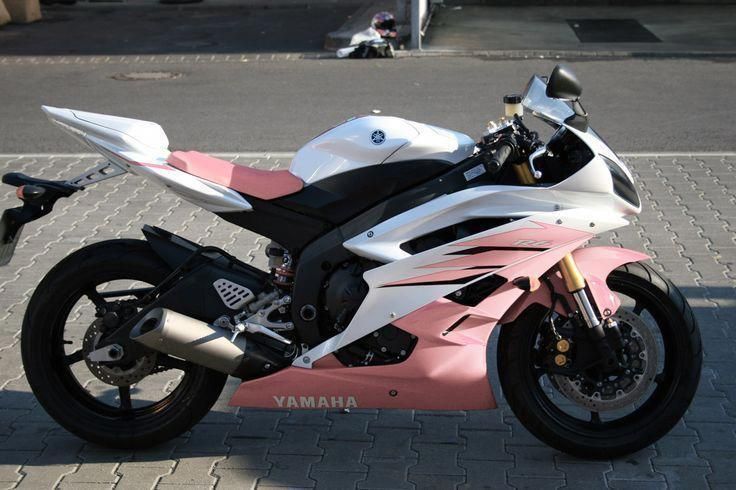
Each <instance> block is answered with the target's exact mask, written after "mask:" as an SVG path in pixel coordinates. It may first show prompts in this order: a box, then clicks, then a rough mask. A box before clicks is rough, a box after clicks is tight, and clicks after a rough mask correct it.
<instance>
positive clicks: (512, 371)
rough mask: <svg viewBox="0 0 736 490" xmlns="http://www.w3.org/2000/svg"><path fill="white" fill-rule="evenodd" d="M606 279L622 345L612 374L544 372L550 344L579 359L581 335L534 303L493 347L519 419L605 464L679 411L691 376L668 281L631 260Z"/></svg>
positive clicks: (682, 311) (681, 320)
mask: <svg viewBox="0 0 736 490" xmlns="http://www.w3.org/2000/svg"><path fill="white" fill-rule="evenodd" d="M607 282H608V286H609V288H610V289H611V290H612V291H613V292H615V293H616V294H618V296H619V297H620V298H621V300H622V305H621V308H620V309H619V311H618V312H617V313H616V315H615V316H614V319H615V320H616V322H617V323H618V328H619V330H620V338H621V345H622V348H621V350H620V352H619V356H620V357H619V358H620V359H621V361H620V367H619V368H617V370H616V371H610V370H602V369H600V368H599V367H588V368H584V367H583V368H580V369H579V370H577V371H576V372H570V373H569V374H567V373H566V374H564V375H563V374H560V370H557V371H554V370H552V369H550V368H549V366H550V363H545V362H544V359H545V358H549V356H550V352H551V353H552V355H554V354H556V352H555V351H554V349H555V346H556V345H557V342H559V341H560V340H564V341H565V342H567V344H561V345H563V346H564V349H566V350H567V352H566V353H565V358H566V359H568V363H569V364H568V366H570V365H575V364H576V363H575V357H576V356H584V355H585V352H582V351H581V349H582V348H583V346H584V339H583V337H582V336H581V332H580V327H579V326H576V325H574V322H573V321H571V320H568V319H566V318H564V317H558V316H556V315H553V316H552V318H548V316H547V314H548V311H547V309H546V308H543V307H541V306H540V307H531V308H529V309H528V310H527V311H526V312H524V314H523V315H521V316H520V317H519V318H518V319H517V320H516V321H515V322H514V323H512V324H508V325H504V326H503V327H502V329H501V335H500V338H499V344H498V369H499V376H500V380H501V386H502V388H503V392H504V395H505V396H506V399H507V401H508V403H509V405H510V406H511V409H512V410H513V412H514V414H515V415H516V416H517V418H518V419H519V421H520V422H521V423H522V424H523V425H524V427H526V428H527V429H528V430H529V431H530V432H531V433H532V434H534V435H535V436H536V437H537V438H539V439H541V440H542V441H544V442H545V443H547V444H549V445H550V446H552V447H554V448H556V449H559V450H561V451H564V452H566V453H569V454H572V455H574V456H578V457H581V458H613V457H617V456H622V455H625V454H630V453H633V452H635V451H638V450H640V449H642V448H644V447H647V446H649V445H650V444H652V443H654V442H655V441H657V440H658V439H660V438H661V437H662V436H664V435H665V434H666V433H667V432H669V431H670V430H671V429H672V428H673V427H674V426H675V424H677V422H678V421H679V420H680V419H681V418H682V416H683V415H684V414H685V411H686V410H687V408H688V406H689V405H690V402H691V401H692V399H693V397H694V395H695V391H696V389H697V387H698V382H699V379H700V369H701V364H702V348H701V341H700V333H699V331H698V326H697V322H696V320H695V317H694V316H693V312H692V310H691V309H690V306H689V305H688V303H687V301H686V300H685V298H684V296H683V295H682V293H681V292H680V291H679V290H678V289H677V288H676V287H675V286H674V284H672V283H671V282H670V281H669V280H667V279H665V278H664V277H662V276H661V275H660V274H659V273H658V272H656V271H655V270H654V269H652V268H651V267H650V266H648V265H645V264H640V263H633V264H627V265H625V266H622V267H620V268H618V269H616V270H615V271H613V272H612V273H611V274H610V275H609V277H608V280H607ZM583 334H584V332H583ZM576 349H578V351H576ZM553 358H554V357H553ZM560 359H562V358H560ZM560 362H562V361H560ZM585 365H588V366H590V363H581V364H579V366H585Z"/></svg>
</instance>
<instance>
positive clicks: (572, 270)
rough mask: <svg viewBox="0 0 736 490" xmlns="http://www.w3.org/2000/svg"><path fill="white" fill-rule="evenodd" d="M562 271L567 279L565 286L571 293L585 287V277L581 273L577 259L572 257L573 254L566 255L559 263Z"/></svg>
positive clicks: (563, 276)
mask: <svg viewBox="0 0 736 490" xmlns="http://www.w3.org/2000/svg"><path fill="white" fill-rule="evenodd" d="M559 265H560V273H562V278H563V279H564V280H565V286H566V287H567V291H568V292H569V293H574V292H575V291H580V290H581V289H584V288H585V278H584V277H583V275H582V274H581V273H580V269H578V266H577V264H576V263H575V259H573V258H572V254H567V255H565V256H564V257H563V258H562V260H561V261H560V263H559Z"/></svg>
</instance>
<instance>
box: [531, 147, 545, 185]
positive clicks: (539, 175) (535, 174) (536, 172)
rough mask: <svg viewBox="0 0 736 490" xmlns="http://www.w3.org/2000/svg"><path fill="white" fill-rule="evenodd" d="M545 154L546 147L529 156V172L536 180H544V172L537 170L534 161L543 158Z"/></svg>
mask: <svg viewBox="0 0 736 490" xmlns="http://www.w3.org/2000/svg"><path fill="white" fill-rule="evenodd" d="M545 153H547V147H546V146H540V147H539V148H537V149H536V150H534V151H533V152H532V153H531V155H529V170H531V172H532V176H533V177H534V178H535V179H536V180H539V179H541V178H542V172H541V171H539V170H537V168H536V167H535V166H534V160H536V159H537V158H539V157H541V156H542V155H544V154H545Z"/></svg>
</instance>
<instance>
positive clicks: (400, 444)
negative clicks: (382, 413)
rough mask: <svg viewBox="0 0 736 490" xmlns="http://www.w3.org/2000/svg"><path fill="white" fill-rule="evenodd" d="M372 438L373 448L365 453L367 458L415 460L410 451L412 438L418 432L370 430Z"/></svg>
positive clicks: (412, 452)
mask: <svg viewBox="0 0 736 490" xmlns="http://www.w3.org/2000/svg"><path fill="white" fill-rule="evenodd" d="M370 431H371V434H372V435H373V436H374V438H375V439H374V442H373V447H372V448H370V449H368V450H366V451H365V457H367V458H415V457H416V453H415V452H414V451H413V450H412V449H411V443H412V438H413V437H414V436H415V435H417V434H418V433H419V432H418V431H417V430H414V429H391V428H381V429H370Z"/></svg>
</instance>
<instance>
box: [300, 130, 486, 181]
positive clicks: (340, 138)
mask: <svg viewBox="0 0 736 490" xmlns="http://www.w3.org/2000/svg"><path fill="white" fill-rule="evenodd" d="M474 148H475V142H474V141H473V139H472V138H471V137H470V136H467V135H465V134H462V133H458V132H456V131H450V130H447V129H441V128H436V127H434V126H429V125H427V124H422V123H417V122H413V121H407V120H406V119H401V118H398V117H388V116H364V117H358V118H355V119H351V120H348V121H346V122H344V123H342V124H341V125H339V126H336V127H334V128H332V129H330V130H329V131H326V132H324V133H322V134H321V135H319V136H317V137H316V138H314V139H313V140H312V141H310V142H309V143H307V144H306V145H304V146H303V147H302V148H301V149H300V150H299V151H298V152H297V153H296V155H295V156H294V159H293V160H292V161H291V168H290V170H291V173H293V174H294V175H296V176H297V177H299V178H301V179H302V180H303V181H304V182H305V183H307V184H311V183H313V182H317V181H318V180H322V179H324V178H326V177H329V176H331V175H335V174H339V173H342V172H347V171H350V170H355V169H359V168H362V167H368V166H371V165H379V164H385V163H392V162H399V161H405V160H419V159H421V160H443V161H446V162H448V164H454V163H458V162H460V161H462V160H464V159H466V158H468V157H469V156H471V155H472V154H473V151H474Z"/></svg>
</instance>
